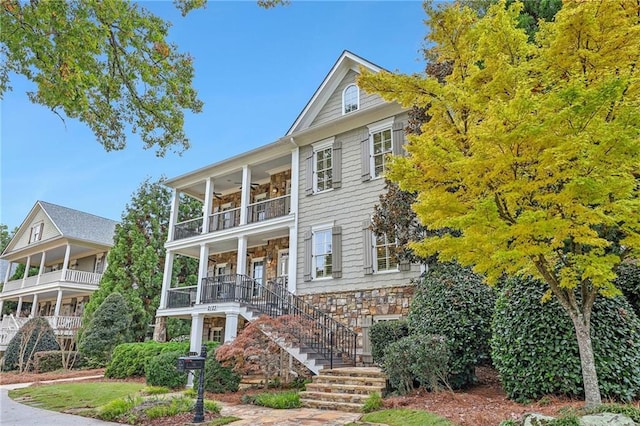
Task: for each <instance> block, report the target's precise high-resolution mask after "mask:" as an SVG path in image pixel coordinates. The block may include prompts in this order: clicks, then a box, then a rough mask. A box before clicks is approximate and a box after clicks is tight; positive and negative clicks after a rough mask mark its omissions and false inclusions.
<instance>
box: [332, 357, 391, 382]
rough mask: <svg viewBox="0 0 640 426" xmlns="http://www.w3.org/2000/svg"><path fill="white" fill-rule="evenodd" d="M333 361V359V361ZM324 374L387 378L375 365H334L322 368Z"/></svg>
mask: <svg viewBox="0 0 640 426" xmlns="http://www.w3.org/2000/svg"><path fill="white" fill-rule="evenodd" d="M334 362H335V361H334ZM322 374H323V375H325V376H340V377H344V376H349V377H358V376H362V377H380V378H383V379H385V380H386V379H387V375H386V374H385V373H384V372H383V371H382V370H381V369H380V368H377V367H336V368H332V369H330V370H322Z"/></svg>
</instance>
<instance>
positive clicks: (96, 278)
mask: <svg viewBox="0 0 640 426" xmlns="http://www.w3.org/2000/svg"><path fill="white" fill-rule="evenodd" d="M101 278H102V274H96V273H94V272H88V271H78V270H74V269H67V270H66V272H65V274H64V275H63V271H62V270H59V271H51V272H45V273H44V274H42V275H40V277H38V276H37V275H34V276H32V277H27V279H26V280H24V286H23V285H22V279H18V280H13V281H8V282H7V283H5V285H4V287H3V289H2V291H3V292H8V291H12V290H18V289H20V288H30V287H36V286H41V285H44V284H50V283H55V282H58V281H66V282H71V283H76V284H90V285H96V286H97V285H98V284H100V279H101Z"/></svg>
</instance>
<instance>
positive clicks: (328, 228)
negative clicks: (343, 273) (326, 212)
mask: <svg viewBox="0 0 640 426" xmlns="http://www.w3.org/2000/svg"><path fill="white" fill-rule="evenodd" d="M333 226H334V225H333V223H332V224H331V225H315V226H312V227H311V279H313V280H326V279H332V278H333V276H332V274H329V275H326V276H324V277H318V276H316V269H317V268H316V256H317V254H316V252H315V247H316V235H317V233H319V232H328V233H329V243H331V244H332V243H333V232H332V230H333ZM331 255H332V256H333V245H332V246H331ZM323 256H326V253H325V254H324V255H323ZM331 270H333V264H332V265H331Z"/></svg>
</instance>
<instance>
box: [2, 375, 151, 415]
mask: <svg viewBox="0 0 640 426" xmlns="http://www.w3.org/2000/svg"><path fill="white" fill-rule="evenodd" d="M144 387H145V385H144V384H142V383H132V382H83V383H61V384H56V385H42V386H30V387H28V388H22V389H14V390H11V391H9V396H10V397H11V398H13V399H17V398H26V400H24V401H21V402H22V403H25V404H28V405H31V406H34V407H38V408H44V409H46V410H53V411H66V410H71V409H79V408H96V407H99V406H101V405H104V404H106V403H107V402H109V401H113V400H114V399H117V398H124V397H126V396H127V395H132V394H135V393H137V392H139V391H140V390H141V389H142V388H144Z"/></svg>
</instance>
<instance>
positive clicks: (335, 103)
mask: <svg viewBox="0 0 640 426" xmlns="http://www.w3.org/2000/svg"><path fill="white" fill-rule="evenodd" d="M357 75H358V73H356V72H355V71H353V70H351V71H349V72H348V73H347V75H345V76H344V78H343V79H342V81H341V82H340V84H339V85H338V87H337V88H336V90H335V92H333V94H332V95H331V96H330V97H329V99H328V100H327V103H325V104H324V106H323V107H322V109H321V110H320V112H319V113H318V115H317V116H316V118H314V120H313V122H312V123H311V126H310V127H313V126H316V125H319V124H323V123H326V122H327V121H330V120H334V119H336V118H338V117H341V116H342V91H343V90H344V89H345V88H346V87H347V86H348V85H350V84H352V83H355V81H356V76H357ZM383 102H384V101H383V100H382V98H381V97H380V96H378V95H370V94H367V93H365V92H364V91H362V90H360V109H361V110H362V109H365V108H369V107H371V106H372V105H377V104H380V103H383Z"/></svg>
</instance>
